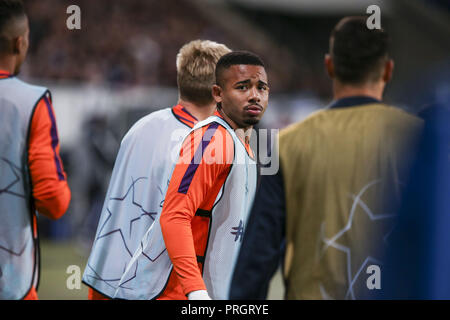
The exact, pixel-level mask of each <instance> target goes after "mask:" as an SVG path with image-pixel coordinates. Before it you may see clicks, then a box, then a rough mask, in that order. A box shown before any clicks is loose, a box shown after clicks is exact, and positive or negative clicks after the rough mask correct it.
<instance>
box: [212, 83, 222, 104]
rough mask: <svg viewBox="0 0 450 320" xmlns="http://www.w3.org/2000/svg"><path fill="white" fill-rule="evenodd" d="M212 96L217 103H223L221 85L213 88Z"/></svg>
mask: <svg viewBox="0 0 450 320" xmlns="http://www.w3.org/2000/svg"><path fill="white" fill-rule="evenodd" d="M212 96H213V98H214V100H215V101H216V103H221V102H222V88H221V87H220V86H219V85H217V84H215V85H213V86H212Z"/></svg>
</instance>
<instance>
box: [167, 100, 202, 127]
mask: <svg viewBox="0 0 450 320" xmlns="http://www.w3.org/2000/svg"><path fill="white" fill-rule="evenodd" d="M172 112H173V114H174V115H175V117H176V118H177V119H178V120H179V121H181V122H182V123H184V124H185V125H187V126H188V127H190V128H193V127H194V125H195V124H196V123H197V122H198V119H197V118H196V117H194V116H193V115H192V114H190V113H189V111H187V110H186V108H185V107H183V106H182V105H181V104H177V105H176V106H175V107H173V108H172Z"/></svg>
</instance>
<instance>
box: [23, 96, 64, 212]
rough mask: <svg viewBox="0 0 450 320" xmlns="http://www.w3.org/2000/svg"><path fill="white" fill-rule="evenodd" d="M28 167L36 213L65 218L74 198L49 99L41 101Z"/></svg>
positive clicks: (33, 131) (37, 112)
mask: <svg viewBox="0 0 450 320" xmlns="http://www.w3.org/2000/svg"><path fill="white" fill-rule="evenodd" d="M28 165H29V168H30V175H31V183H32V186H33V198H34V204H35V207H36V210H37V211H38V212H39V213H41V214H43V215H45V216H47V217H49V218H51V219H58V218H60V217H62V215H63V214H64V213H65V212H66V210H67V208H68V206H69V202H70V196H71V194H70V189H69V186H68V184H67V180H66V173H65V172H64V168H63V164H62V161H61V158H60V156H59V139H58V131H57V128H56V121H55V115H54V112H53V107H52V104H51V101H50V99H49V98H48V97H44V98H42V99H41V100H40V101H39V103H38V105H37V106H36V109H35V111H34V114H33V118H32V120H31V128H30V135H29V146H28Z"/></svg>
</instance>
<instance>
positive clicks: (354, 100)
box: [328, 96, 382, 109]
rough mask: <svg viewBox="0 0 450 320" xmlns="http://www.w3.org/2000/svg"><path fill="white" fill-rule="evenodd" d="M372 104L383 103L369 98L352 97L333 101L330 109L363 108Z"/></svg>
mask: <svg viewBox="0 0 450 320" xmlns="http://www.w3.org/2000/svg"><path fill="white" fill-rule="evenodd" d="M371 103H382V102H381V101H380V100H378V99H375V98H373V97H369V96H351V97H345V98H341V99H338V100H335V101H333V102H332V103H331V104H330V106H329V107H328V109H336V108H347V107H354V106H362V105H365V104H371Z"/></svg>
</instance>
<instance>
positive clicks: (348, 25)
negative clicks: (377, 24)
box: [330, 16, 389, 85]
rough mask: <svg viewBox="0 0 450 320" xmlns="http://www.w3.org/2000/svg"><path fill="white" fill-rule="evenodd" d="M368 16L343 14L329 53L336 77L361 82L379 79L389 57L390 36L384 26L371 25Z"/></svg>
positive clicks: (331, 38)
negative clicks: (346, 15) (378, 27)
mask: <svg viewBox="0 0 450 320" xmlns="http://www.w3.org/2000/svg"><path fill="white" fill-rule="evenodd" d="M366 19H367V18H366V17H362V16H361V17H346V18H343V19H342V20H341V21H339V23H338V24H337V25H336V27H335V28H334V29H333V31H332V33H331V37H330V55H331V58H332V59H333V63H334V72H335V76H336V79H337V80H338V81H340V82H341V83H344V84H350V85H359V84H365V83H368V82H376V81H378V80H380V78H381V76H382V72H383V66H384V63H385V62H386V61H387V60H388V59H389V52H388V51H389V36H388V34H387V33H386V32H385V31H384V30H383V29H372V30H371V29H369V28H368V27H367V25H366Z"/></svg>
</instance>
